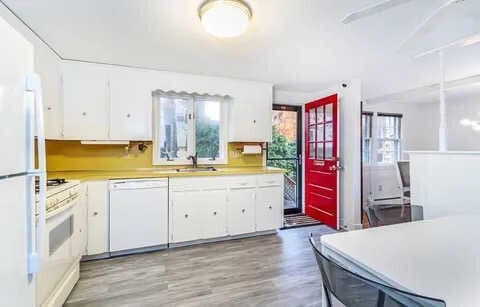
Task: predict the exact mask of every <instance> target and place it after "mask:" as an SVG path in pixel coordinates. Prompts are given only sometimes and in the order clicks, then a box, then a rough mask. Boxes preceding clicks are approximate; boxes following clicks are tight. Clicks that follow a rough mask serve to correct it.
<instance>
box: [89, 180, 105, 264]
mask: <svg viewBox="0 0 480 307" xmlns="http://www.w3.org/2000/svg"><path fill="white" fill-rule="evenodd" d="M87 189H88V201H87V203H88V206H87V207H88V219H87V220H88V240H87V255H97V254H103V253H106V252H108V251H109V247H108V220H109V210H108V190H107V181H90V182H88V183H87Z"/></svg>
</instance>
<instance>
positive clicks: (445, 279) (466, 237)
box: [321, 215, 480, 307]
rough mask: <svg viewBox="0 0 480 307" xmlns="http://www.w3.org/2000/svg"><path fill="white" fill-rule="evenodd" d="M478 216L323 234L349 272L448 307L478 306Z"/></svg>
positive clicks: (326, 248) (324, 245)
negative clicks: (433, 299)
mask: <svg viewBox="0 0 480 307" xmlns="http://www.w3.org/2000/svg"><path fill="white" fill-rule="evenodd" d="M479 226H480V216H477V215H473V216H451V217H444V218H439V219H432V220H424V221H418V222H413V223H405V224H397V225H391V226H384V227H377V228H371V229H365V230H357V231H350V232H344V233H336V234H331V235H324V236H322V237H321V244H322V252H323V253H325V254H326V255H328V256H330V257H332V258H334V259H335V260H336V261H337V262H339V263H340V264H342V265H343V266H345V267H347V268H349V269H350V270H352V271H354V272H357V273H359V274H361V275H362V276H365V277H367V278H370V279H373V280H376V281H379V282H383V283H386V284H390V285H392V286H394V287H397V288H399V289H402V290H406V291H409V292H413V293H416V294H421V295H425V296H429V297H434V298H439V299H442V300H444V301H445V302H446V303H447V306H448V307H450V306H452V307H453V306H459V307H469V306H472V307H473V306H475V307H477V306H480V229H479Z"/></svg>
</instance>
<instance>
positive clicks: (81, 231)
mask: <svg viewBox="0 0 480 307" xmlns="http://www.w3.org/2000/svg"><path fill="white" fill-rule="evenodd" d="M87 205H88V204H87V186H86V184H81V186H80V191H79V196H78V203H77V205H76V206H75V208H74V209H73V212H74V219H73V222H74V225H73V227H74V229H73V231H74V233H73V235H72V238H73V240H72V252H73V256H74V257H81V256H83V255H84V254H85V252H86V249H87V233H88V232H87V228H88V221H87V218H88V214H87Z"/></svg>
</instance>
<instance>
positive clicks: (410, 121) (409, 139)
mask: <svg viewBox="0 0 480 307" xmlns="http://www.w3.org/2000/svg"><path fill="white" fill-rule="evenodd" d="M363 109H364V111H370V112H385V113H398V114H402V115H403V117H402V121H401V137H402V151H407V150H435V149H437V148H438V122H439V121H438V112H439V111H438V104H436V103H380V104H375V105H368V104H367V105H365V106H364V108H363ZM407 158H408V156H407V155H406V154H403V156H402V159H407Z"/></svg>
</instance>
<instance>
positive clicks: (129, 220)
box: [109, 179, 168, 255]
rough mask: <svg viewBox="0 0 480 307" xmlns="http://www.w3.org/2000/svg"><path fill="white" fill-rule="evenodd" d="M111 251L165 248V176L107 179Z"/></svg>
mask: <svg viewBox="0 0 480 307" xmlns="http://www.w3.org/2000/svg"><path fill="white" fill-rule="evenodd" d="M109 194H110V253H111V254H112V255H115V254H125V253H132V252H140V251H146V250H154V249H160V248H165V247H167V244H168V179H128V180H110V185H109Z"/></svg>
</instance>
